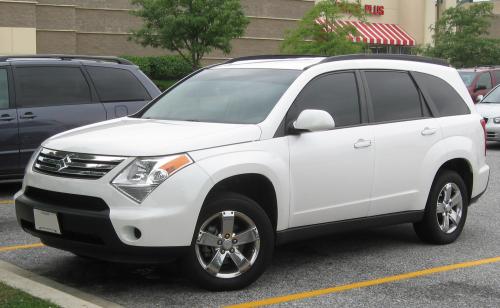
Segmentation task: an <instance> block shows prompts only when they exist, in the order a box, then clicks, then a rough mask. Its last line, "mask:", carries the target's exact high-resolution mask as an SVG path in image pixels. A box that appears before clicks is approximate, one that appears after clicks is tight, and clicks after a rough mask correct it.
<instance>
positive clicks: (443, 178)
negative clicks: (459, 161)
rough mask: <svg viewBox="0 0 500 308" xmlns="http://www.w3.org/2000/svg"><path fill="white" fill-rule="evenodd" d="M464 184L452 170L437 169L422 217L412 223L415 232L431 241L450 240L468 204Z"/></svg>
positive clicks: (461, 224) (459, 230)
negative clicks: (437, 172)
mask: <svg viewBox="0 0 500 308" xmlns="http://www.w3.org/2000/svg"><path fill="white" fill-rule="evenodd" d="M468 202H469V197H468V192H467V187H466V186H465V183H464V180H463V179H462V177H461V176H460V175H459V174H458V173H457V172H455V171H451V170H444V171H442V172H440V173H439V174H438V176H437V178H436V180H435V181H434V184H433V185H432V188H431V191H430V194H429V198H428V201H427V205H426V209H425V214H424V219H423V220H422V221H421V222H418V223H415V224H414V228H415V232H416V233H417V235H418V236H419V238H420V239H422V240H423V241H426V242H429V243H433V244H449V243H452V242H454V241H455V240H456V239H457V238H458V236H459V235H460V233H462V229H463V227H464V225H465V220H466V218H467V210H468V206H469V203H468Z"/></svg>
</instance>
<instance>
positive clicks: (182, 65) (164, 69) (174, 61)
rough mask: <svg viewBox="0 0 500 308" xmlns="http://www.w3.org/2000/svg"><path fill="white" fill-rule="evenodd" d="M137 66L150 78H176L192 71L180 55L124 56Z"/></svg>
mask: <svg viewBox="0 0 500 308" xmlns="http://www.w3.org/2000/svg"><path fill="white" fill-rule="evenodd" d="M123 58H125V59H127V60H129V61H132V62H133V63H134V64H136V65H137V66H139V68H140V69H141V71H143V72H144V74H146V75H147V76H148V77H149V78H150V79H153V80H178V79H181V78H182V77H184V76H186V75H188V74H189V73H191V72H192V67H191V65H190V64H189V63H187V62H186V61H185V60H184V59H182V58H181V57H180V56H157V57H140V56H124V57H123Z"/></svg>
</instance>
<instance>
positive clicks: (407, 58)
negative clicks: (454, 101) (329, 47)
mask: <svg viewBox="0 0 500 308" xmlns="http://www.w3.org/2000/svg"><path fill="white" fill-rule="evenodd" d="M372 59H375V60H378V59H380V60H403V61H413V62H424V63H430V64H437V65H443V66H450V64H449V63H448V61H446V60H443V59H438V58H430V57H422V56H413V55H401V54H353V55H342V56H333V57H328V58H326V59H324V60H322V61H321V62H319V63H317V64H321V63H328V62H336V61H345V60H372Z"/></svg>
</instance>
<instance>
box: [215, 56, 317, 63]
mask: <svg viewBox="0 0 500 308" xmlns="http://www.w3.org/2000/svg"><path fill="white" fill-rule="evenodd" d="M324 57H325V56H318V55H257V56H246V57H239V58H232V59H230V60H227V61H226V62H224V64H228V63H235V62H239V61H252V60H280V59H300V58H324Z"/></svg>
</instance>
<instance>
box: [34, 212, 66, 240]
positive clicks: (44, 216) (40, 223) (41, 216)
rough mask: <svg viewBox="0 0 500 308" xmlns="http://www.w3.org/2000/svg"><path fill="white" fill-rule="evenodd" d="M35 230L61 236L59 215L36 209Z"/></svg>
mask: <svg viewBox="0 0 500 308" xmlns="http://www.w3.org/2000/svg"><path fill="white" fill-rule="evenodd" d="M33 214H34V216H35V229H37V230H39V231H45V232H50V233H55V234H61V229H60V228H59V221H58V220H57V214H55V213H51V212H46V211H41V210H37V209H34V210H33Z"/></svg>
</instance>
